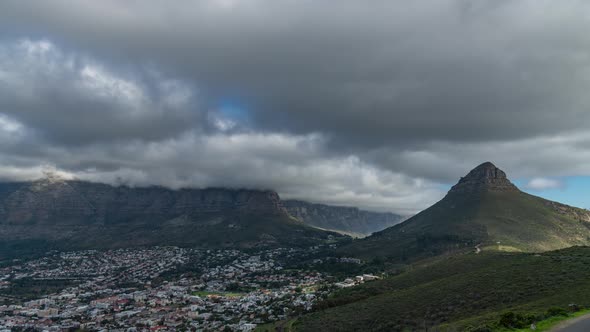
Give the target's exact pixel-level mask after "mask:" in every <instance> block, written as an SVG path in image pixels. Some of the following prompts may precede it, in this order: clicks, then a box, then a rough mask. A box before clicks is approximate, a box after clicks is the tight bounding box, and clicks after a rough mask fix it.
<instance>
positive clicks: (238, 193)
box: [0, 179, 286, 225]
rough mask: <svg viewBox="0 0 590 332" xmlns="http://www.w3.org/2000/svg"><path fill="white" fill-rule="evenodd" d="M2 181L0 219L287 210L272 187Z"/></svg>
mask: <svg viewBox="0 0 590 332" xmlns="http://www.w3.org/2000/svg"><path fill="white" fill-rule="evenodd" d="M0 187H4V190H2V192H3V195H2V196H3V197H1V198H2V199H1V201H0V207H1V208H0V224H13V225H34V224H58V225H88V224H101V225H104V224H117V223H123V222H125V223H129V222H132V223H151V222H163V221H166V220H169V219H173V218H176V217H179V216H188V217H197V216H199V215H204V214H225V215H228V214H236V213H255V214H265V215H286V211H285V209H284V208H283V207H282V204H281V200H280V198H279V196H278V194H277V193H275V192H272V191H257V190H229V189H182V190H169V189H166V188H162V187H147V188H131V187H126V186H121V187H112V186H109V185H105V184H97V183H89V182H82V181H62V180H60V181H55V180H49V179H43V180H39V181H34V182H29V183H20V184H14V183H12V184H0ZM9 188H10V189H9Z"/></svg>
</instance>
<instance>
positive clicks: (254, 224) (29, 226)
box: [0, 177, 334, 256]
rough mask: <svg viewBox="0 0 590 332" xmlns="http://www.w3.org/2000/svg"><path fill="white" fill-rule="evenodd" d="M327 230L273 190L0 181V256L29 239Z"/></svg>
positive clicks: (48, 244)
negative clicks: (296, 214) (297, 214)
mask: <svg viewBox="0 0 590 332" xmlns="http://www.w3.org/2000/svg"><path fill="white" fill-rule="evenodd" d="M333 235H334V233H329V232H325V231H321V230H318V229H315V228H312V227H309V226H307V225H305V224H303V223H302V222H301V221H298V220H296V219H294V218H292V217H290V216H289V214H288V213H287V211H286V210H285V209H284V207H283V206H282V202H281V200H280V198H279V195H278V194H277V193H276V192H273V191H261V190H233V189H223V188H210V189H180V190H170V189H166V188H163V187H145V188H132V187H128V186H118V187H114V186H110V185H106V184H99V183H90V182H84V181H68V180H63V179H59V178H55V177H48V178H45V179H41V180H38V181H33V182H19V183H1V184H0V256H1V253H2V252H4V253H5V254H6V253H10V252H18V251H20V250H26V249H27V248H28V247H31V246H32V247H40V249H52V248H60V249H62V248H65V249H68V248H69V249H79V248H107V247H123V246H125V247H129V246H137V245H200V246H212V247H222V246H228V247H231V246H240V247H250V246H257V245H305V244H309V243H316V242H317V241H321V240H324V239H326V238H328V237H329V236H333Z"/></svg>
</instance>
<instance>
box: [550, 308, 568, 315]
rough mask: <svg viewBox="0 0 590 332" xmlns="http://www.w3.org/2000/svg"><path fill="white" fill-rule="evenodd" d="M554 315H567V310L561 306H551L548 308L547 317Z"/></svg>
mask: <svg viewBox="0 0 590 332" xmlns="http://www.w3.org/2000/svg"><path fill="white" fill-rule="evenodd" d="M553 316H567V311H566V310H565V309H563V308H559V307H552V308H549V310H547V317H553Z"/></svg>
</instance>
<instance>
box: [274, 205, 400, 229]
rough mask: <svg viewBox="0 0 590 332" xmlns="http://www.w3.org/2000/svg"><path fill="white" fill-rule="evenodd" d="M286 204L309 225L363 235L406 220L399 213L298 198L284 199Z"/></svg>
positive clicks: (289, 209) (294, 214) (288, 208)
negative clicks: (331, 204) (364, 209)
mask: <svg viewBox="0 0 590 332" xmlns="http://www.w3.org/2000/svg"><path fill="white" fill-rule="evenodd" d="M284 205H285V208H286V209H287V211H288V212H289V214H290V215H291V216H293V217H295V218H297V219H299V220H301V221H303V222H304V223H306V224H308V225H311V226H315V227H320V228H324V229H330V230H334V231H339V232H345V233H354V234H358V235H363V236H366V235H370V234H371V233H374V232H378V231H381V230H383V229H385V228H387V227H390V226H393V225H395V224H398V223H400V222H402V221H403V220H404V218H403V217H402V216H400V215H397V214H393V213H379V212H370V211H363V210H359V209H358V208H355V207H341V206H329V205H323V204H312V203H308V202H303V201H297V200H287V201H284Z"/></svg>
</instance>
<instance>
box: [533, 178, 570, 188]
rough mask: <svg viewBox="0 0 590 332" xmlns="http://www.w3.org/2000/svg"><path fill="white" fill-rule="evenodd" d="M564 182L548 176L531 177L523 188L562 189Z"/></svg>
mask: <svg viewBox="0 0 590 332" xmlns="http://www.w3.org/2000/svg"><path fill="white" fill-rule="evenodd" d="M564 187H565V184H564V183H563V182H561V181H559V180H555V179H548V178H533V179H531V180H530V181H529V182H528V183H527V184H526V185H525V188H527V189H531V190H539V191H541V190H548V189H562V188H564Z"/></svg>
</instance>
